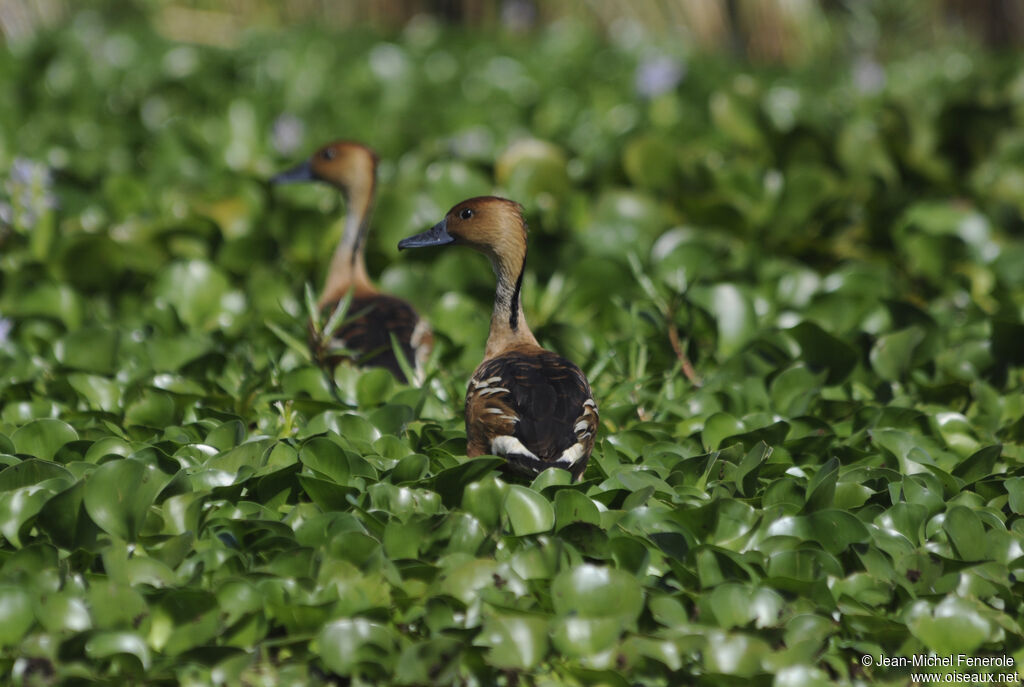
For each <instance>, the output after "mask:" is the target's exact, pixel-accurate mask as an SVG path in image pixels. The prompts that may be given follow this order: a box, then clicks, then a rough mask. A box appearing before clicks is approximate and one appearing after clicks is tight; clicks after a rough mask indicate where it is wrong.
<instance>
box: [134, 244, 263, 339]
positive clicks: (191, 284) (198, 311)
mask: <svg viewBox="0 0 1024 687" xmlns="http://www.w3.org/2000/svg"><path fill="white" fill-rule="evenodd" d="M230 288H231V285H230V282H229V281H228V278H227V277H226V276H225V275H224V273H223V272H222V271H221V270H220V269H218V268H217V267H216V266H214V265H211V264H210V263H209V262H207V261H205V260H198V259H194V260H187V261H184V262H177V263H174V264H172V265H169V266H168V267H167V268H166V269H165V270H164V271H163V273H162V274H161V275H160V277H159V278H158V279H157V282H156V285H155V287H154V293H155V294H156V295H157V296H158V297H160V298H163V299H164V300H166V301H167V302H168V303H170V304H171V305H172V306H174V309H175V311H177V313H178V317H180V318H181V320H182V321H183V322H184V323H185V324H187V325H188V326H189V327H191V328H194V329H198V330H200V331H202V330H208V329H213V328H215V327H218V326H225V325H228V324H230V323H231V321H232V320H233V318H234V315H235V312H232V311H237V310H240V309H241V307H242V306H244V299H243V300H242V302H241V303H231V299H230Z"/></svg>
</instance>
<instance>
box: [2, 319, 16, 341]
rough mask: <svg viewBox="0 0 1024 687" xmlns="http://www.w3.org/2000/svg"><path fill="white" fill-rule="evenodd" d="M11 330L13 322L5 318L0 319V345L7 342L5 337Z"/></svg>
mask: <svg viewBox="0 0 1024 687" xmlns="http://www.w3.org/2000/svg"><path fill="white" fill-rule="evenodd" d="M13 328H14V323H13V322H11V321H10V320H9V319H7V318H6V317H0V343H4V342H5V341H7V336H8V335H9V334H10V333H11V329H13Z"/></svg>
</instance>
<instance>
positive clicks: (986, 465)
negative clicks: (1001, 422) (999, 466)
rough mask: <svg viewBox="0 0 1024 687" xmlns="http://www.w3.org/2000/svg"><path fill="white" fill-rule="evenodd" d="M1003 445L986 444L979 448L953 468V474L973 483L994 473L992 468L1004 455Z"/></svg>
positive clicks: (968, 482)
mask: <svg viewBox="0 0 1024 687" xmlns="http://www.w3.org/2000/svg"><path fill="white" fill-rule="evenodd" d="M1002 452H1003V447H1002V446H1001V445H998V444H997V445H995V446H986V447H985V448H982V449H978V450H977V451H976V452H975V453H973V454H971V455H970V456H968V457H967V458H966V459H964V461H963V462H962V463H960V464H959V465H957V466H956V467H955V468H953V475H954V476H955V477H959V478H960V479H962V480H964V481H965V482H966V483H967V484H973V483H974V482H977V481H978V480H981V479H985V478H986V477H988V476H989V475H991V474H992V468H993V467H995V464H996V461H997V460H999V456H1000V455H1002Z"/></svg>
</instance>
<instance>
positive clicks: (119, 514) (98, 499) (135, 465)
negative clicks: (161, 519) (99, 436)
mask: <svg viewBox="0 0 1024 687" xmlns="http://www.w3.org/2000/svg"><path fill="white" fill-rule="evenodd" d="M169 481H170V476H168V475H166V474H165V473H163V472H161V471H160V470H158V469H157V468H155V467H153V466H152V465H146V464H145V463H142V462H141V461H138V460H135V459H133V458H124V459H122V460H116V461H111V462H109V463H104V464H103V465H101V466H99V467H98V468H96V470H95V471H93V472H92V473H91V474H90V475H89V477H88V479H87V480H86V483H85V495H84V501H85V509H86V511H87V512H88V513H89V517H90V518H92V520H93V522H95V523H96V524H97V525H99V527H100V528H101V529H103V530H104V531H105V532H107V533H108V534H112V535H114V536H116V537H119V538H121V539H125V540H127V541H135V539H136V537H137V536H138V533H139V530H140V528H141V527H142V524H143V523H144V522H145V519H146V513H147V512H148V511H149V508H150V506H152V505H153V500H154V499H155V498H156V496H157V495H158V494H159V493H160V490H161V489H163V488H164V486H165V485H166V484H167V482H169Z"/></svg>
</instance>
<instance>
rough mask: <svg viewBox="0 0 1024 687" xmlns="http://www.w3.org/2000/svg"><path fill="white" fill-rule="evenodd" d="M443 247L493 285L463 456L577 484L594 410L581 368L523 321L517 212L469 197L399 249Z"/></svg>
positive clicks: (522, 235) (522, 230) (498, 201)
mask: <svg viewBox="0 0 1024 687" xmlns="http://www.w3.org/2000/svg"><path fill="white" fill-rule="evenodd" d="M448 244H464V245H467V246H469V247H470V248H473V249H474V250H476V251H478V252H480V253H483V254H484V255H486V256H487V257H488V258H489V259H490V261H491V267H493V268H494V273H495V275H496V276H497V278H498V287H497V290H496V292H495V297H494V312H493V313H492V314H491V330H490V334H489V335H488V337H487V348H486V350H485V352H484V359H483V362H481V363H480V366H479V367H477V368H476V372H474V373H473V378H472V379H471V380H470V382H469V388H468V389H467V391H466V437H467V439H468V447H467V454H468V455H469V456H471V457H472V456H479V455H483V454H492V455H497V456H502V457H503V458H505V459H506V460H507V461H508V464H509V467H510V468H512V469H513V470H515V471H516V472H521V473H524V474H527V475H536V474H537V473H539V472H541V471H543V470H544V469H546V468H549V467H552V466H554V467H559V468H562V469H565V470H568V471H569V472H570V473H571V474H572V477H573V479H574V480H579V479H580V478H581V476H582V475H583V472H584V470H586V467H587V461H588V460H589V459H590V453H591V451H592V450H593V448H594V435H595V433H596V432H597V420H598V415H597V404H596V403H594V397H593V394H592V393H591V391H590V384H588V383H587V378H586V377H585V376H584V375H583V373H582V372H581V371H580V369H579V368H578V367H576V366H575V365H573V364H572V363H571V362H569V361H568V360H566V359H565V358H563V357H561V356H559V355H557V354H555V353H552V352H551V351H547V350H545V349H543V348H541V347H540V346H539V345H538V344H537V339H536V338H534V336H533V333H532V332H531V331H530V327H529V326H527V324H526V320H525V319H524V317H523V306H522V303H521V302H520V299H519V292H520V288H521V287H522V284H523V269H524V267H525V265H526V222H525V221H524V220H523V215H522V208H521V207H520V205H519V204H518V203H514V202H512V201H510V200H506V199H504V198H495V197H493V196H485V197H480V198H471V199H469V200H466V201H463V202H461V203H459V204H458V205H456V206H455V207H453V208H452V209H451V210H449V211H448V214H447V215H445V218H444V219H443V220H441V221H440V222H439V223H438V224H436V225H434V227H433V228H432V229H430V230H429V231H425V232H423V233H422V234H417V235H416V236H410V237H409V238H407V239H403V240H402V241H400V242H399V244H398V247H399V249H405V248H421V247H424V246H445V245H448Z"/></svg>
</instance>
